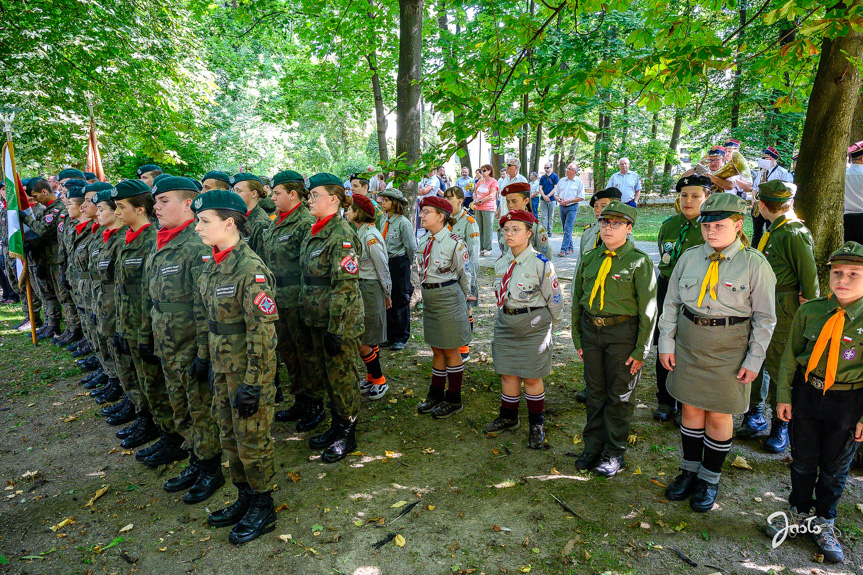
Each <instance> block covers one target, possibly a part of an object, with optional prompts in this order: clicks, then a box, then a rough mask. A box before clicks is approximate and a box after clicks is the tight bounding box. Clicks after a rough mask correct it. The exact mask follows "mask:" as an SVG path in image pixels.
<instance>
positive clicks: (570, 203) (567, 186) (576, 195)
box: [553, 162, 584, 258]
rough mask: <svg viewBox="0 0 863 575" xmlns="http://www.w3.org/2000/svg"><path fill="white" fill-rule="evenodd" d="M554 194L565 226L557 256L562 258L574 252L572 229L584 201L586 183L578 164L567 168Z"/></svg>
mask: <svg viewBox="0 0 863 575" xmlns="http://www.w3.org/2000/svg"><path fill="white" fill-rule="evenodd" d="M553 193H554V197H555V198H557V203H558V205H559V206H560V222H561V223H562V224H563V243H561V245H560V252H559V253H558V254H557V256H558V257H561V258H562V257H566V256H568V255H571V254H572V253H573V251H574V249H573V245H572V227H573V226H574V225H575V218H576V216H578V206H579V205H581V204H580V202H581V201H582V200H584V182H582V181H581V178H580V177H579V176H578V164H576V163H575V162H572V163H570V164H569V165H567V166H566V175H565V176H564V177H563V178H561V179H560V180H558V182H557V185H556V186H555V187H554V192H553Z"/></svg>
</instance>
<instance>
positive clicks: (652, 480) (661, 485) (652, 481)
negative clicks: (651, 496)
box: [650, 479, 668, 487]
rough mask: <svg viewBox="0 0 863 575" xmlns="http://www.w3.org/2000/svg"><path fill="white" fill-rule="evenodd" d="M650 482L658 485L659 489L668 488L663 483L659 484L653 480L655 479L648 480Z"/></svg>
mask: <svg viewBox="0 0 863 575" xmlns="http://www.w3.org/2000/svg"><path fill="white" fill-rule="evenodd" d="M650 482H651V483H653V484H654V485H658V486H660V487H668V486H667V485H665V484H664V483H660V482H659V481H657V480H655V479H651V480H650Z"/></svg>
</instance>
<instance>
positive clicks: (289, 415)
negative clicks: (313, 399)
mask: <svg viewBox="0 0 863 575" xmlns="http://www.w3.org/2000/svg"><path fill="white" fill-rule="evenodd" d="M307 409H308V399H307V398H306V396H304V395H298V396H297V397H296V401H295V402H294V404H293V405H292V406H290V407H289V408H287V409H283V410H282V411H277V412H276V416H275V418H274V419H275V420H276V421H281V422H282V423H285V422H287V421H299V420H300V418H301V417H302V416H303V415H305V413H306V410H307Z"/></svg>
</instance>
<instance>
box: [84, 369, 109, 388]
mask: <svg viewBox="0 0 863 575" xmlns="http://www.w3.org/2000/svg"><path fill="white" fill-rule="evenodd" d="M103 373H105V372H104V371H102V367H101V366H99V367H97V368H96V371H92V372H90V373H85V374H84V377H82V378H81V385H86V384H87V382H88V381H90V380H91V379H93V378H94V377H99V376H100V375H102V374H103Z"/></svg>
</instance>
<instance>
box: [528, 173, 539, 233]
mask: <svg viewBox="0 0 863 575" xmlns="http://www.w3.org/2000/svg"><path fill="white" fill-rule="evenodd" d="M527 179H528V182H529V183H530V205H531V206H533V215H535V216H536V219H537V221H539V179H538V178H537V175H536V172H531V173H530V176H528V178H527Z"/></svg>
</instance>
